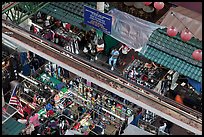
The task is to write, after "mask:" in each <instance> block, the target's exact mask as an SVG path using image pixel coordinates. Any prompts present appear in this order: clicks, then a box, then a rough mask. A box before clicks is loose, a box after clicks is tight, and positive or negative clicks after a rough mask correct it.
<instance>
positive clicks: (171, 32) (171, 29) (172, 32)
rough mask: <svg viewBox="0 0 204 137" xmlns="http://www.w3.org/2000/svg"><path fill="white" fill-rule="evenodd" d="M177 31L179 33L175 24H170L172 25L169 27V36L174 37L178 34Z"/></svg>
mask: <svg viewBox="0 0 204 137" xmlns="http://www.w3.org/2000/svg"><path fill="white" fill-rule="evenodd" d="M177 33H178V30H177V29H176V28H175V27H174V26H170V27H168V28H167V34H168V36H170V37H174V36H176V35H177Z"/></svg>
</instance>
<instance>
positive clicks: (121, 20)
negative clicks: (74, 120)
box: [108, 9, 164, 50]
mask: <svg viewBox="0 0 204 137" xmlns="http://www.w3.org/2000/svg"><path fill="white" fill-rule="evenodd" d="M108 14H110V15H112V28H111V36H112V37H113V38H115V39H117V40H118V41H120V42H122V43H124V44H126V45H127V46H129V47H130V48H133V49H135V50H138V49H141V48H142V47H143V46H144V45H145V44H146V43H147V41H148V38H149V37H150V35H151V34H152V32H153V31H154V30H156V29H158V28H164V27H162V26H160V25H157V24H154V23H151V22H148V21H145V20H143V19H140V18H137V17H134V16H132V15H130V14H128V13H125V12H121V11H119V10H117V9H112V10H110V11H109V12H108Z"/></svg>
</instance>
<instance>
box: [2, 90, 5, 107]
mask: <svg viewBox="0 0 204 137" xmlns="http://www.w3.org/2000/svg"><path fill="white" fill-rule="evenodd" d="M4 105H5V100H4V92H3V88H2V107H3V106H4Z"/></svg>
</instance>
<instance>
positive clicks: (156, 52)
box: [140, 29, 202, 82]
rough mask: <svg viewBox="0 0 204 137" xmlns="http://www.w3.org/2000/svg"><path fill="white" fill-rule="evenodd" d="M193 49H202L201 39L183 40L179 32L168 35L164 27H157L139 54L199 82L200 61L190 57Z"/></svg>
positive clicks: (200, 74) (200, 72) (200, 75)
mask: <svg viewBox="0 0 204 137" xmlns="http://www.w3.org/2000/svg"><path fill="white" fill-rule="evenodd" d="M195 49H201V50H202V41H199V40H198V39H195V38H192V39H191V40H190V41H188V42H183V41H182V40H181V38H180V36H179V34H178V35H177V36H175V37H169V36H168V35H167V34H166V29H157V30H155V31H154V32H153V33H152V34H151V36H150V38H149V41H148V42H147V45H146V47H144V48H143V49H142V50H141V52H140V55H141V54H142V55H144V56H145V57H146V58H148V59H150V60H152V61H154V62H156V63H158V64H161V65H163V66H165V67H167V68H169V69H172V70H174V71H177V72H178V73H180V74H182V75H184V76H187V77H190V78H192V79H194V80H197V81H199V82H201V80H202V61H196V60H194V59H193V58H192V53H193V51H194V50H195Z"/></svg>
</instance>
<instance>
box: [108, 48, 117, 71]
mask: <svg viewBox="0 0 204 137" xmlns="http://www.w3.org/2000/svg"><path fill="white" fill-rule="evenodd" d="M118 56H119V51H118V50H117V49H116V48H114V49H113V50H112V51H111V57H110V58H109V65H111V66H112V67H111V70H114V67H115V66H116V62H117V59H118ZM112 62H113V64H112Z"/></svg>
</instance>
